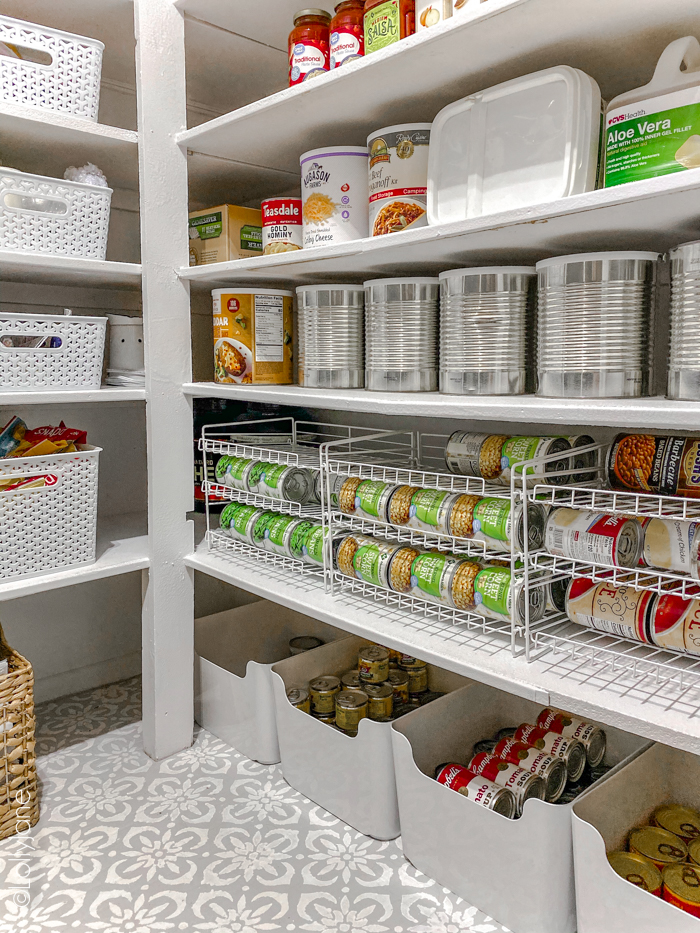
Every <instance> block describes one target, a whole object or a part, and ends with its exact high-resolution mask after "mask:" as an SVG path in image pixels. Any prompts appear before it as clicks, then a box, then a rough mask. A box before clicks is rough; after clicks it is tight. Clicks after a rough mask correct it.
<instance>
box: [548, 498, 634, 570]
mask: <svg viewBox="0 0 700 933" xmlns="http://www.w3.org/2000/svg"><path fill="white" fill-rule="evenodd" d="M643 539H644V534H643V529H642V527H641V525H640V524H639V522H636V521H634V520H633V519H631V518H625V517H624V516H623V515H606V514H605V513H604V512H589V511H581V510H580V509H552V511H551V512H550V513H549V517H548V519H547V525H546V527H545V533H544V546H545V548H546V549H547V550H548V551H549V553H550V554H554V555H555V556H556V557H566V558H569V559H570V560H581V561H586V562H587V563H593V564H608V565H613V566H615V567H636V566H637V565H638V564H639V558H640V556H641V553H642V544H643Z"/></svg>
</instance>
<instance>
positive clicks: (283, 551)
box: [263, 515, 313, 560]
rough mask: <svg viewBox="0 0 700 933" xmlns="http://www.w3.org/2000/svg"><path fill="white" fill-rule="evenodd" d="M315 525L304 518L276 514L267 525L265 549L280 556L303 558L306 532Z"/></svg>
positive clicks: (295, 558) (294, 558)
mask: <svg viewBox="0 0 700 933" xmlns="http://www.w3.org/2000/svg"><path fill="white" fill-rule="evenodd" d="M312 527H313V525H312V523H311V522H307V521H304V519H303V518H294V517H293V516H292V515H276V516H275V517H274V518H272V519H271V520H270V521H269V522H268V523H267V525H266V527H265V538H264V541H263V549H264V550H265V551H269V552H270V553H271V554H279V556H280V557H291V558H292V559H293V560H301V559H302V547H303V545H304V540H305V538H306V534H307V532H308V531H309V529H310V528H312Z"/></svg>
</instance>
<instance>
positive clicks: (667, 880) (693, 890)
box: [662, 865, 700, 918]
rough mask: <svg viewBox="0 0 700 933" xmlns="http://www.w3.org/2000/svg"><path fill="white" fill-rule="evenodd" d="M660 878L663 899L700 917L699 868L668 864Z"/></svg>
mask: <svg viewBox="0 0 700 933" xmlns="http://www.w3.org/2000/svg"><path fill="white" fill-rule="evenodd" d="M662 879H663V888H662V897H663V899H664V900H665V901H668V903H669V904H673V906H674V907H680V909H681V910H684V911H685V912H686V913H687V914H692V916H693V917H698V918H700V869H698V868H696V867H695V866H694V865H668V866H667V867H666V868H664V870H663V874H662Z"/></svg>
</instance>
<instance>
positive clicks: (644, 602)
mask: <svg viewBox="0 0 700 933" xmlns="http://www.w3.org/2000/svg"><path fill="white" fill-rule="evenodd" d="M655 602H656V594H655V593H652V592H650V591H649V590H635V589H634V588H633V587H631V586H620V585H619V584H617V583H596V582H595V581H594V580H589V579H588V578H586V577H583V578H580V579H577V580H572V581H571V584H570V585H569V591H568V593H567V595H566V614H567V616H568V617H569V619H570V620H571V621H572V622H576V623H577V624H578V625H584V626H585V627H586V628H592V629H595V631H596V632H604V633H605V634H606V635H617V636H619V637H621V638H631V639H633V640H634V641H641V642H644V643H646V644H651V638H650V634H649V627H650V624H651V616H652V611H653V609H654V603H655Z"/></svg>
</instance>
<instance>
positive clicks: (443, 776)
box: [435, 764, 516, 820]
mask: <svg viewBox="0 0 700 933" xmlns="http://www.w3.org/2000/svg"><path fill="white" fill-rule="evenodd" d="M435 780H436V781H437V782H438V784H444V785H445V787H449V788H450V790H456V791H457V793H459V794H463V795H464V796H465V797H467V798H468V799H469V800H473V801H474V803H478V804H479V805H480V806H482V807H486V808H487V809H489V810H495V812H496V813H500V814H501V816H505V817H507V818H508V819H509V820H512V819H513V817H514V816H515V812H516V803H515V797H514V796H513V794H512V793H511V791H509V790H508V789H507V788H505V787H499V786H498V784H494V782H493V781H489V779H488V778H484V777H482V776H481V775H477V774H474V772H473V771H470V770H469V769H468V768H465V767H464V765H458V764H445V765H440V766H439V767H438V768H437V769H436V771H435Z"/></svg>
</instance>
